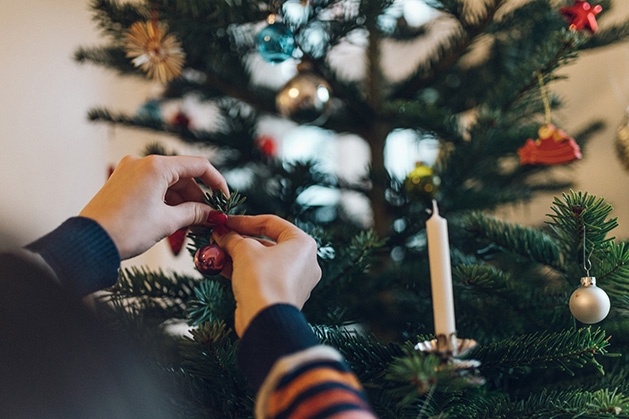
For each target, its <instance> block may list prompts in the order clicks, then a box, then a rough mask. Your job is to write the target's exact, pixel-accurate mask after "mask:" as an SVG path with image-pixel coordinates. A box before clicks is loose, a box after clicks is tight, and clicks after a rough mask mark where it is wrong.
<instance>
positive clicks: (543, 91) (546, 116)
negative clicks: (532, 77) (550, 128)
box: [537, 73, 550, 125]
mask: <svg viewBox="0 0 629 419" xmlns="http://www.w3.org/2000/svg"><path fill="white" fill-rule="evenodd" d="M537 81H538V82H539V92H540V94H541V96H542V103H543V104H544V122H545V123H546V124H547V125H548V124H550V99H549V98H548V89H547V88H546V85H545V84H544V76H543V75H542V73H537Z"/></svg>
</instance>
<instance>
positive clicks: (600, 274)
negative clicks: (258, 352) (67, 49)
mask: <svg viewBox="0 0 629 419" xmlns="http://www.w3.org/2000/svg"><path fill="white" fill-rule="evenodd" d="M612 6H613V5H612V2H611V1H609V0H608V1H601V2H600V4H591V5H590V4H589V3H587V2H584V1H581V0H575V1H574V2H573V3H572V2H567V1H548V0H530V1H524V2H522V1H504V0H486V1H484V2H475V1H463V0H442V1H426V2H425V3H424V2H421V1H419V0H406V1H393V0H284V1H282V0H271V1H270V2H266V1H262V2H259V1H255V2H250V1H246V0H205V1H203V0H150V1H149V0H146V1H145V2H142V3H119V2H117V1H113V0H94V1H92V3H91V7H92V8H93V11H94V17H95V21H96V22H97V24H98V26H99V28H100V29H101V30H102V33H103V36H104V37H105V38H106V40H107V44H106V45H104V46H97V47H84V48H80V49H79V50H77V52H76V59H77V60H78V61H80V62H91V63H95V64H97V65H102V66H105V67H108V68H111V69H113V70H115V71H117V72H119V73H120V74H121V75H122V76H133V77H143V78H145V77H148V78H152V79H155V80H159V81H160V82H161V83H163V89H162V91H161V93H160V95H159V97H156V98H154V99H152V100H150V101H149V102H147V103H146V105H145V106H143V107H142V108H141V109H139V110H138V112H137V113H136V114H134V115H127V114H121V113H116V112H114V111H112V110H109V109H102V108H99V109H92V110H90V111H89V117H90V118H91V119H92V120H94V121H100V122H106V123H111V124H116V125H120V126H129V127H136V128H141V129H146V130H151V131H156V132H163V133H168V134H172V135H173V136H176V137H177V138H179V139H180V140H181V141H182V142H185V143H191V144H198V145H200V146H203V147H204V149H207V156H208V158H210V160H211V161H212V163H213V164H214V165H215V166H216V167H218V168H219V169H220V170H221V171H222V172H223V173H225V175H226V177H227V178H228V181H229V182H230V186H231V187H232V189H234V190H238V192H239V194H238V195H237V194H234V195H232V198H231V199H225V198H224V197H221V196H215V195H213V194H212V193H211V191H208V202H209V203H211V204H212V205H214V206H217V207H219V208H221V209H222V210H224V211H226V212H228V213H229V212H241V211H246V212H247V213H249V214H257V213H274V214H278V215H280V216H282V217H285V218H287V219H289V220H290V221H292V222H294V223H296V224H297V225H298V226H300V227H301V228H302V229H303V230H305V231H306V232H308V233H309V234H311V235H312V236H313V237H315V238H316V239H317V241H318V243H319V245H320V248H319V256H320V264H321V266H322V269H323V278H322V280H321V283H320V284H319V285H318V286H317V288H316V289H315V290H314V291H313V293H312V297H311V299H310V300H309V301H308V303H307V304H306V306H305V307H304V312H305V315H306V317H307V319H308V320H309V321H310V322H311V323H312V325H313V327H314V328H315V330H316V332H317V334H318V335H319V336H320V338H321V339H322V341H323V342H325V343H327V344H330V345H332V346H334V347H336V348H338V349H339V350H340V351H341V353H342V354H343V355H344V356H345V357H346V359H347V361H348V363H349V365H350V366H351V367H352V369H353V370H354V371H355V372H356V374H357V375H358V377H359V379H360V380H361V382H362V383H363V385H364V387H365V389H366V391H367V394H368V397H369V400H370V402H371V404H372V406H373V408H374V410H375V412H376V413H377V414H378V415H379V416H380V417H382V418H406V417H409V418H416V417H452V418H472V417H474V418H476V417H509V418H519V417H522V418H525V417H526V418H530V417H577V416H578V417H593V418H594V417H596V418H599V417H607V416H610V417H611V416H621V417H622V416H625V417H626V416H629V396H627V394H628V393H627V391H629V389H627V385H626V384H625V379H626V377H627V374H628V373H629V363H628V362H627V353H628V351H627V349H629V340H628V339H627V337H626V336H627V333H626V331H627V328H628V327H629V323H628V322H627V320H626V319H627V307H628V306H627V299H626V296H625V294H624V293H625V292H626V290H627V289H628V288H629V269H628V268H627V263H628V262H629V250H627V249H625V245H624V243H617V242H616V241H615V239H614V237H613V236H612V235H611V234H612V231H613V229H614V228H615V227H616V226H617V221H616V219H615V218H613V217H612V207H611V206H610V205H609V204H607V203H606V202H605V200H604V199H603V198H600V197H596V196H592V195H590V194H588V193H587V192H574V191H571V190H570V186H571V185H570V183H569V182H566V181H562V180H561V179H557V178H555V177H553V171H552V168H553V166H554V165H558V164H570V163H571V162H572V161H575V160H578V159H579V158H580V157H581V153H582V152H585V146H586V144H587V141H588V139H590V138H592V137H593V136H594V135H595V134H596V133H597V131H598V130H599V129H600V128H601V124H600V123H598V122H593V123H592V124H590V125H589V126H587V127H586V128H584V129H583V130H582V131H581V132H577V133H571V135H568V134H567V133H565V132H564V131H562V130H561V129H559V127H556V126H555V125H553V121H552V112H553V109H555V108H557V107H560V106H561V101H560V100H559V98H557V97H556V96H554V95H553V93H552V89H551V88H552V83H553V81H555V80H557V79H558V78H560V77H561V76H560V75H559V74H558V69H560V68H562V67H563V66H565V65H568V64H570V63H572V62H573V61H574V60H576V59H578V57H579V55H580V54H581V53H582V52H583V51H587V50H591V49H595V48H602V47H605V46H608V45H611V44H614V43H618V42H622V41H625V40H626V39H627V38H628V37H629V23H624V24H617V25H614V26H607V27H605V28H600V29H599V28H598V24H597V19H599V18H601V17H603V16H604V15H605V14H606V13H609V12H610V11H611V10H612ZM413 9H416V10H420V11H421V13H419V16H420V17H425V19H423V20H421V19H413V17H417V16H416V15H413V14H412V13H410V12H409V13H405V12H404V11H405V10H406V11H407V12H408V11H409V10H410V11H413ZM349 50H351V51H354V52H355V51H358V52H359V54H358V55H353V56H352V57H358V58H359V59H357V60H355V59H352V60H351V61H350V62H348V60H343V59H342V58H343V55H344V54H347V51H349ZM396 52H397V55H396V54H395V53H396ZM350 55H351V54H350ZM391 57H396V58H395V59H396V60H397V61H395V60H394V59H393V58H391ZM402 64H403V65H404V67H405V68H406V70H405V71H404V72H403V74H400V72H395V71H392V67H396V66H401V65H402ZM280 67H282V68H286V67H291V69H292V73H291V74H290V75H288V76H280V75H278V73H279V72H280V71H279V70H278V69H279V68H280ZM282 77H283V79H282ZM278 79H282V81H281V83H278V82H277V80H278ZM269 80H270V81H269ZM182 100H188V101H193V102H194V103H196V104H197V106H199V107H205V108H211V110H212V111H211V112H212V120H213V121H214V123H213V124H212V126H207V127H204V126H201V124H195V121H194V120H193V119H192V118H191V117H190V115H189V114H187V113H186V112H185V111H184V110H182V111H181V112H179V113H178V114H177V115H176V117H174V118H172V119H169V120H164V118H162V114H161V112H160V109H161V107H163V106H165V105H166V104H169V103H181V101H182ZM269 121H274V122H276V123H280V124H281V123H287V122H286V121H291V122H292V123H293V124H297V125H299V126H311V127H316V130H317V132H318V133H320V135H327V136H330V135H331V134H343V135H348V134H351V135H353V136H355V137H357V138H359V139H360V141H361V143H362V144H364V145H365V146H366V147H367V148H368V150H369V156H370V158H369V165H368V169H367V170H365V171H364V173H361V174H360V175H358V176H356V175H354V176H342V175H340V174H339V172H338V171H335V170H330V168H329V167H328V166H326V165H324V164H321V161H320V160H317V159H316V158H307V159H300V160H287V159H285V158H283V157H282V155H281V154H280V153H278V151H277V150H278V148H279V147H280V146H281V145H279V144H277V143H276V140H275V139H274V138H269V137H268V136H263V135H261V134H260V132H261V131H260V126H261V125H262V124H265V123H269ZM293 126H294V125H293ZM400 132H404V133H410V134H412V137H413V138H414V141H415V142H416V143H417V144H418V148H417V149H418V150H420V151H419V152H418V153H417V154H415V155H408V156H407V157H408V158H411V159H414V160H417V164H416V166H415V168H414V169H413V168H412V167H411V168H410V169H408V170H407V172H406V173H405V174H404V175H402V176H399V175H396V174H395V173H394V167H392V166H391V165H389V164H387V161H388V160H387V155H388V154H387V153H392V151H391V150H392V148H393V147H392V145H391V143H392V142H393V141H392V138H393V137H394V136H395V135H396V134H399V133H400ZM333 138H334V137H333ZM333 141H334V140H333ZM322 144H329V143H322ZM413 150H414V149H413ZM426 150H428V151H426ZM324 151H325V150H321V149H318V150H317V153H316V154H321V153H323V152H324ZM147 152H148V153H165V151H164V150H163V148H161V147H159V146H155V145H152V146H151V147H150V148H149V149H147ZM315 157H316V155H315ZM345 158H346V159H348V161H349V160H351V159H352V157H349V158H348V157H345ZM413 163H415V162H413ZM323 192H326V193H327V194H330V193H332V196H334V197H336V198H335V199H327V200H322V199H319V200H318V201H317V200H314V201H313V200H312V198H313V197H317V196H319V197H320V196H321V194H322V193H323ZM538 192H553V193H556V195H557V198H556V199H555V200H554V202H549V216H548V219H547V220H548V222H547V223H546V225H544V226H539V227H526V226H522V225H518V224H515V223H510V222H506V221H502V220H500V219H498V218H496V217H495V216H493V215H492V214H493V211H494V210H496V209H497V208H500V207H502V206H504V205H510V204H516V203H521V202H528V201H529V200H530V199H531V198H532V197H533V196H535V195H536V194H537V193H538ZM238 196H243V197H244V198H245V200H244V201H243V200H241V199H239V198H238ZM339 197H340V198H339ZM356 197H358V198H361V199H362V201H361V202H367V203H368V209H367V210H366V211H362V212H361V211H355V210H353V207H352V206H351V205H350V204H348V200H349V199H351V198H356ZM433 201H434V202H437V203H438V212H439V214H440V215H441V216H442V217H444V218H445V219H447V223H448V225H449V227H448V229H449V250H448V252H447V253H448V255H446V256H444V255H442V257H441V259H440V260H441V262H442V263H443V262H447V259H448V258H450V259H451V262H450V263H447V264H446V268H450V266H451V279H452V284H453V293H454V306H455V310H454V313H456V320H455V321H456V334H457V336H458V337H459V338H465V339H458V340H457V339H451V338H452V336H447V334H446V335H444V336H445V341H444V340H443V339H438V340H437V342H436V343H435V340H433V339H434V338H435V337H436V336H435V327H436V324H437V323H438V322H439V321H441V320H443V319H441V317H442V316H443V314H442V313H440V312H434V313H433V301H434V299H435V298H437V295H436V293H435V292H433V291H431V281H432V282H435V281H436V279H435V277H436V274H435V271H434V268H433V267H431V266H430V264H429V254H428V244H429V242H430V241H431V240H432V239H431V238H430V237H428V238H427V234H426V227H427V223H430V221H429V220H430V217H431V215H432V216H435V217H436V215H437V214H436V213H435V211H434V210H435V209H437V207H436V206H434V205H433ZM431 213H432V214H431ZM210 234H211V230H210V229H194V230H191V231H190V232H189V235H190V237H191V239H192V244H191V245H190V248H189V250H190V254H191V255H194V254H195V253H196V252H197V250H199V249H204V248H206V246H207V245H208V244H209V241H210ZM191 263H192V262H191ZM204 273H205V274H204V275H203V277H202V278H199V277H196V276H188V275H178V274H167V273H164V272H162V271H155V270H151V269H149V268H143V267H137V268H133V269H127V270H125V271H124V272H122V273H121V277H120V280H119V282H118V284H117V285H116V286H115V287H114V288H113V289H112V290H110V293H108V294H106V296H104V297H103V299H104V300H105V301H106V302H107V303H108V304H107V305H104V306H103V308H102V311H103V315H104V316H107V315H109V314H112V315H111V316H108V318H110V319H111V321H112V322H113V321H116V322H119V323H120V324H121V326H122V327H125V328H127V329H130V330H133V331H134V333H135V336H136V337H137V339H138V341H139V342H141V343H143V344H145V345H146V347H148V348H151V354H152V356H153V358H154V362H155V365H156V368H159V369H160V370H161V371H163V373H164V375H165V376H166V377H167V378H168V379H169V380H171V381H172V383H173V396H172V405H173V410H174V411H176V412H179V413H180V414H181V416H182V417H186V418H190V417H221V418H223V417H231V418H244V417H251V416H252V413H251V412H252V403H253V402H252V400H253V397H254V395H253V394H252V393H251V391H250V390H249V389H248V387H247V384H246V382H245V380H244V377H243V376H242V375H241V373H240V372H239V371H238V368H237V366H236V362H235V347H236V345H237V337H236V336H235V334H234V333H233V331H232V330H231V326H232V323H233V298H232V297H231V289H230V284H229V282H228V281H227V280H225V279H224V278H222V277H221V276H220V275H213V273H214V272H209V271H206V272H204ZM431 276H432V278H431ZM579 278H586V279H588V281H589V282H588V281H585V283H584V284H583V285H582V286H581V287H579ZM591 278H596V279H597V280H598V283H595V284H592V283H591V282H592V281H591ZM599 287H600V288H599ZM577 289H578V290H577ZM575 290H577V291H576V292H575V294H573V292H574V291H575ZM602 290H604V291H602ZM577 294H578V295H579V296H580V299H578V298H577V297H575V296H574V295H577ZM607 295H608V296H609V300H610V301H611V310H609V314H607V311H608V307H607V303H608V300H607ZM571 296H573V297H572V300H573V301H572V303H570V300H571ZM577 299H578V301H576V302H575V301H574V300H577ZM583 300H586V303H585V305H583V304H579V302H582V301H583ZM569 305H570V307H571V308H569ZM440 307H441V306H440ZM571 310H572V312H573V313H574V316H573V315H572V314H571ZM451 314H452V313H446V315H451ZM174 319H186V321H187V322H188V324H189V325H190V336H184V337H180V336H173V335H170V334H168V333H165V332H164V331H163V330H164V328H163V325H164V324H167V323H168V322H169V321H172V320H174ZM577 319H579V320H577ZM450 320H451V321H454V319H450ZM601 320H602V321H601ZM599 322H600V323H599ZM595 323H598V324H595ZM472 339H473V340H475V341H476V342H477V343H478V344H477V345H476V346H474V345H472V341H471V340H472ZM418 344H419V345H418ZM459 346H460V348H459ZM468 346H470V347H471V348H468Z"/></svg>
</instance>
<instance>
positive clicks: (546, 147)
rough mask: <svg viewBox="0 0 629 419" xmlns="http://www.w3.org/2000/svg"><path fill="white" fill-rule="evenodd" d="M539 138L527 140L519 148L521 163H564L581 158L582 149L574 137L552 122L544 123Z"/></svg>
mask: <svg viewBox="0 0 629 419" xmlns="http://www.w3.org/2000/svg"><path fill="white" fill-rule="evenodd" d="M537 134H538V136H539V138H538V139H537V140H532V139H531V138H529V139H528V140H526V143H525V144H524V146H522V147H520V148H519V149H518V155H519V156H520V164H523V165H524V164H545V165H554V164H563V163H570V162H571V161H573V160H577V159H580V158H581V150H580V149H579V145H578V144H577V142H576V141H574V138H572V137H569V136H568V134H566V133H565V132H564V131H563V130H560V129H557V128H556V127H555V126H554V125H552V124H545V125H542V126H541V127H540V129H539V131H538V132H537Z"/></svg>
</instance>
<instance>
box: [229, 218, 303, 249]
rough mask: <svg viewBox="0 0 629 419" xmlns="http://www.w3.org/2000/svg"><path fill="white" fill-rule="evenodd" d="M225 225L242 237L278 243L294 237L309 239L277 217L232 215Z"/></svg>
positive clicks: (290, 224)
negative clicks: (259, 238)
mask: <svg viewBox="0 0 629 419" xmlns="http://www.w3.org/2000/svg"><path fill="white" fill-rule="evenodd" d="M225 225H226V226H227V227H228V228H229V229H231V230H234V231H236V232H238V233H240V234H242V235H245V236H262V237H267V238H269V239H271V240H273V241H275V242H278V243H279V242H281V241H283V240H286V239H288V238H291V237H293V236H305V237H309V236H307V235H306V233H304V232H303V231H302V230H300V229H299V228H298V227H296V226H295V225H294V224H292V223H290V222H289V221H286V220H284V219H282V218H280V217H278V216H276V215H232V216H230V217H229V218H228V219H227V223H226V224H225Z"/></svg>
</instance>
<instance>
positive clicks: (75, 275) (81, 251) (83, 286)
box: [26, 217, 120, 296]
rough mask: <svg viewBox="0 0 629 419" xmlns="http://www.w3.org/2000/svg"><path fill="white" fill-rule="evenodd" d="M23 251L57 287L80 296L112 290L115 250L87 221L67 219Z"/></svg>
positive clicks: (99, 229)
mask: <svg viewBox="0 0 629 419" xmlns="http://www.w3.org/2000/svg"><path fill="white" fill-rule="evenodd" d="M26 249H28V250H30V251H32V252H35V253H38V254H40V255H41V256H42V257H43V258H44V260H45V261H46V263H47V264H48V265H49V266H50V267H51V268H52V270H53V271H54V272H55V274H56V275H57V277H58V278H59V281H60V282H61V285H63V286H64V287H66V288H69V289H71V290H73V291H74V292H76V293H78V294H79V295H81V296H84V295H87V294H90V293H92V292H95V291H98V290H101V289H103V288H107V287H109V286H112V285H114V284H115V283H116V281H117V279H118V268H119V267H120V255H119V254H118V249H117V248H116V245H115V243H114V242H113V241H112V240H111V238H110V237H109V234H107V232H106V231H105V230H104V229H103V228H102V227H101V226H100V225H99V224H98V223H97V222H96V221H94V220H92V219H90V218H85V217H73V218H69V219H68V220H66V221H65V222H64V223H63V224H61V225H60V226H59V227H57V228H56V229H55V230H53V231H51V232H50V233H48V234H46V235H45V236H43V237H41V238H39V239H37V240H36V241H34V242H33V243H30V244H29V245H27V246H26Z"/></svg>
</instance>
